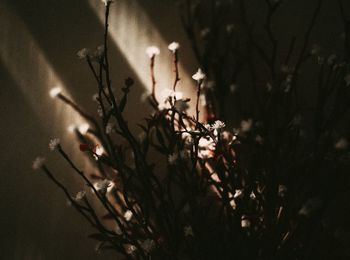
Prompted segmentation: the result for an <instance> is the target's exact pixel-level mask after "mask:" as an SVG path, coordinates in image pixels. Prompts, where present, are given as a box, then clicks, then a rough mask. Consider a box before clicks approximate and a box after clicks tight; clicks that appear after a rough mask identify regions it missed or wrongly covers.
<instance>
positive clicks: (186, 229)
mask: <svg viewBox="0 0 350 260" xmlns="http://www.w3.org/2000/svg"><path fill="white" fill-rule="evenodd" d="M184 233H185V236H186V237H190V236H191V237H193V236H194V234H193V230H192V227H191V226H185V227H184Z"/></svg>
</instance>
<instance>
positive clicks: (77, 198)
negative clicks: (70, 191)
mask: <svg viewBox="0 0 350 260" xmlns="http://www.w3.org/2000/svg"><path fill="white" fill-rule="evenodd" d="M85 196H86V191H84V190H82V191H79V192H78V193H77V195H75V198H74V200H75V201H81V200H82V199H83V198H84V197H85Z"/></svg>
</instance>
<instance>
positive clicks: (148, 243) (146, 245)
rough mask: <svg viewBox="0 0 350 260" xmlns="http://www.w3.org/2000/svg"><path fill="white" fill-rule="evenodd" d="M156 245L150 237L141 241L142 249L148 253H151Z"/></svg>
mask: <svg viewBox="0 0 350 260" xmlns="http://www.w3.org/2000/svg"><path fill="white" fill-rule="evenodd" d="M154 246H155V244H154V241H153V240H152V239H149V238H148V239H146V240H144V241H142V242H141V247H142V249H143V250H145V252H147V253H150V252H151V251H152V249H153V248H154Z"/></svg>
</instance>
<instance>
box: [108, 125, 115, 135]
mask: <svg viewBox="0 0 350 260" xmlns="http://www.w3.org/2000/svg"><path fill="white" fill-rule="evenodd" d="M113 130H114V124H113V123H108V124H107V125H106V134H111V133H112V132H113Z"/></svg>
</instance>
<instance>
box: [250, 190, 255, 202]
mask: <svg viewBox="0 0 350 260" xmlns="http://www.w3.org/2000/svg"><path fill="white" fill-rule="evenodd" d="M249 198H250V199H251V200H255V199H256V196H255V193H254V191H252V192H251V193H250V194H249Z"/></svg>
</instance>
